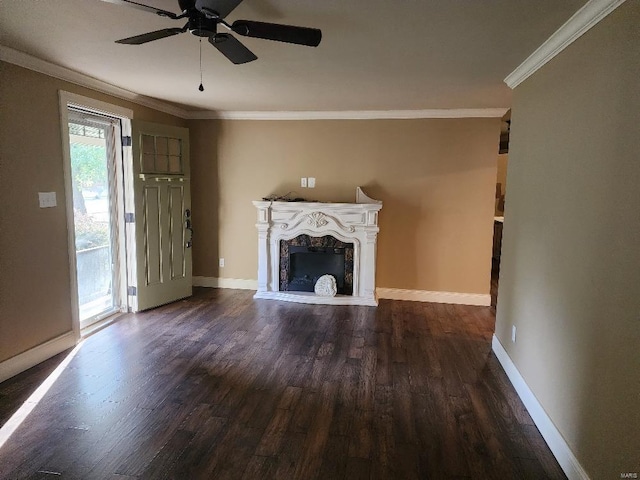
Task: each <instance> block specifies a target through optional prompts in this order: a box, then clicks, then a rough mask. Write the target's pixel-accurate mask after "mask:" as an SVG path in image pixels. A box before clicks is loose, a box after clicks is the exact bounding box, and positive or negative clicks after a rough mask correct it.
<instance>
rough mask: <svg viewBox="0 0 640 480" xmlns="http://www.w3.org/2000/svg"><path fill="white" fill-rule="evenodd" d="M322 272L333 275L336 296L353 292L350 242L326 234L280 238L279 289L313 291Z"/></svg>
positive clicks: (351, 248)
mask: <svg viewBox="0 0 640 480" xmlns="http://www.w3.org/2000/svg"><path fill="white" fill-rule="evenodd" d="M322 275H333V276H334V277H335V279H336V283H337V288H338V294H339V295H352V294H353V243H346V242H341V241H340V240H338V239H336V238H334V237H332V236H330V235H326V236H324V237H311V236H309V235H298V236H297V237H296V238H293V239H291V240H280V290H281V291H292V292H313V291H314V287H315V285H316V282H317V281H318V279H319V278H320V277H321V276H322Z"/></svg>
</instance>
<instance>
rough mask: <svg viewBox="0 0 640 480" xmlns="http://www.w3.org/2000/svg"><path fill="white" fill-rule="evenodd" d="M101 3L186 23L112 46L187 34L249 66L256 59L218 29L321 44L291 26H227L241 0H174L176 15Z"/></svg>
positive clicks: (123, 0) (120, 0)
mask: <svg viewBox="0 0 640 480" xmlns="http://www.w3.org/2000/svg"><path fill="white" fill-rule="evenodd" d="M103 1H105V2H109V3H116V4H120V5H126V6H128V7H132V8H136V9H138V10H144V11H146V12H151V13H155V14H156V15H160V16H161V17H167V18H170V19H172V20H180V19H182V18H186V19H187V23H186V24H185V25H184V26H183V27H181V28H163V29H162V30H156V31H154V32H149V33H143V34H142V35H136V36H134V37H129V38H123V39H122V40H117V41H116V43H123V44H126V45H142V44H143V43H147V42H152V41H154V40H159V39H161V38H165V37H171V36H173V35H177V34H179V33H184V32H187V31H188V32H190V33H192V34H193V35H196V36H198V37H208V38H209V43H211V45H213V46H214V47H216V48H217V49H218V50H219V51H220V53H222V54H223V55H224V56H225V57H227V58H228V59H229V60H230V61H231V62H233V63H235V64H241V63H247V62H252V61H253V60H256V59H257V58H258V57H256V56H255V54H254V53H253V52H252V51H251V50H249V49H248V48H247V47H245V46H244V45H243V44H242V43H241V42H240V41H239V40H238V39H237V38H235V37H234V36H233V35H231V34H230V33H218V25H222V26H223V27H225V28H226V29H228V30H229V31H230V32H234V33H237V34H238V35H243V36H245V37H254V38H263V39H266V40H275V41H278V42H286V43H295V44H297V45H307V46H309V47H317V46H318V45H319V44H320V40H322V31H320V30H318V29H317V28H307V27H295V26H293V25H280V24H277V23H265V22H255V21H252V20H236V21H235V22H233V23H231V24H229V23H227V22H226V21H225V20H224V19H225V17H226V16H227V15H229V14H230V13H231V11H232V10H233V9H235V8H236V7H237V6H238V5H239V4H240V3H241V2H242V0H178V5H179V7H180V11H181V12H182V13H180V14H176V13H173V12H169V11H167V10H161V9H159V8H155V7H151V6H149V5H144V4H142V3H138V2H134V1H132V0H103Z"/></svg>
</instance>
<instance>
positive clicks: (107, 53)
mask: <svg viewBox="0 0 640 480" xmlns="http://www.w3.org/2000/svg"><path fill="white" fill-rule="evenodd" d="M137 1H139V2H142V3H147V4H149V5H153V6H154V7H158V8H161V9H165V10H170V11H174V12H176V13H178V10H179V8H178V6H177V3H178V2H177V0H146V2H145V0H137ZM584 3H585V0H560V1H559V0H395V1H391V0H351V1H344V0H323V1H318V0H315V1H314V0H296V1H287V0H244V2H243V3H242V4H241V5H240V6H239V7H238V8H237V9H236V10H234V11H233V12H232V13H231V14H230V15H229V16H228V17H227V20H228V21H229V22H232V21H234V20H237V19H248V20H260V21H267V22H275V23H286V24H292V25H301V26H308V27H316V28H320V29H321V30H322V32H323V39H322V43H321V44H320V46H319V47H317V48H310V47H302V46H297V45H289V44H284V43H279V42H270V41H268V40H260V39H253V38H246V37H240V36H238V38H239V39H240V40H241V41H242V42H243V43H244V44H245V45H246V46H247V47H249V48H250V49H251V50H252V51H253V52H254V53H255V54H256V55H257V56H258V60H256V61H254V62H251V63H248V64H244V65H233V64H232V63H230V62H229V61H228V60H227V59H226V58H224V57H223V56H222V55H221V54H220V53H219V52H218V51H217V50H216V49H215V48H213V47H212V46H211V45H209V44H208V43H207V42H206V39H204V41H203V42H202V49H203V58H202V61H203V70H204V72H203V83H204V86H205V91H204V92H199V91H198V85H199V83H200V73H199V56H198V55H199V54H198V47H199V45H198V40H199V39H198V38H197V37H194V36H192V35H190V34H189V33H184V34H181V35H177V36H174V37H169V38H165V39H162V40H158V41H155V42H151V43H148V44H145V45H141V46H131V45H119V44H115V43H114V41H115V40H117V39H120V38H124V37H130V36H133V35H138V34H141V33H145V32H149V31H152V30H158V29H161V28H168V27H175V26H177V27H181V26H182V25H183V23H184V20H180V21H174V20H170V19H166V18H162V17H158V16H156V15H154V14H151V13H147V12H144V11H140V10H136V9H132V8H127V7H124V6H120V5H115V4H111V3H106V2H102V1H100V0H0V44H2V45H5V46H7V47H11V48H13V49H16V50H19V51H21V52H24V53H27V54H30V55H33V56H35V57H37V58H40V59H42V60H46V61H48V62H51V63H54V64H57V65H60V66H63V67H66V68H68V69H71V70H74V71H77V72H80V73H83V74H86V75H89V76H91V77H94V78H97V79H99V80H102V81H105V82H108V83H110V84H112V85H115V86H118V87H121V88H124V89H127V90H130V91H132V92H136V93H139V94H144V95H147V96H150V97H154V98H157V99H160V100H163V101H166V102H172V103H175V104H178V105H180V106H181V107H182V108H185V109H187V110H212V111H342V110H422V109H440V108H495V107H508V106H509V105H510V103H511V101H510V90H509V88H508V87H507V86H506V85H505V84H504V83H503V79H504V78H505V76H507V75H508V74H509V73H511V72H512V71H513V70H514V69H515V68H516V67H517V66H518V65H519V64H520V63H521V62H522V61H523V60H525V58H526V57H528V56H529V54H531V53H532V52H533V51H534V50H535V49H536V48H537V47H538V46H540V45H541V44H542V43H543V42H544V41H545V40H546V39H547V38H548V37H549V36H550V35H551V34H552V33H553V32H554V31H555V30H556V29H558V28H559V27H560V26H561V25H562V24H563V23H564V22H565V21H566V20H568V19H569V17H571V15H573V14H574V13H575V12H576V11H577V10H578V9H579V8H580V7H582V6H583V5H584Z"/></svg>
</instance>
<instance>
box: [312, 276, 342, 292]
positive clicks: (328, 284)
mask: <svg viewBox="0 0 640 480" xmlns="http://www.w3.org/2000/svg"><path fill="white" fill-rule="evenodd" d="M314 291H315V292H316V295H320V296H321V297H335V296H336V293H338V285H337V283H336V279H335V277H334V276H333V275H322V276H321V277H320V278H319V279H318V281H317V282H316V286H315V288H314Z"/></svg>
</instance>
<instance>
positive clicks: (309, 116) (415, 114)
mask: <svg viewBox="0 0 640 480" xmlns="http://www.w3.org/2000/svg"><path fill="white" fill-rule="evenodd" d="M507 110H508V107H504V108H454V109H432V110H344V111H289V112H286V111H277V112H276V111H273V112H240V111H219V112H215V111H199V112H188V113H187V118H188V119H190V120H381V119H416V118H501V117H502V116H503V115H504V114H505V113H506V112H507Z"/></svg>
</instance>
